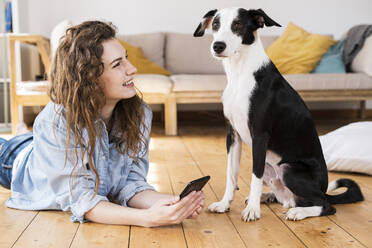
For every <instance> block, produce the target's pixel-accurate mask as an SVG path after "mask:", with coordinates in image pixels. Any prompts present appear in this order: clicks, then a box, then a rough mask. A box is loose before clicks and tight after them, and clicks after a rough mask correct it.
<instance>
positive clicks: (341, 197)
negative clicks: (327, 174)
mask: <svg viewBox="0 0 372 248" xmlns="http://www.w3.org/2000/svg"><path fill="white" fill-rule="evenodd" d="M341 187H346V188H347V190H346V191H345V192H344V193H341V194H338V195H327V194H326V197H327V201H328V202H329V203H330V204H344V203H354V202H359V201H363V200H364V197H363V195H362V191H361V190H360V188H359V186H358V184H357V183H356V182H354V181H353V180H350V179H344V178H343V179H337V180H335V181H332V182H330V183H329V184H328V189H327V192H330V191H333V190H335V189H338V188H341Z"/></svg>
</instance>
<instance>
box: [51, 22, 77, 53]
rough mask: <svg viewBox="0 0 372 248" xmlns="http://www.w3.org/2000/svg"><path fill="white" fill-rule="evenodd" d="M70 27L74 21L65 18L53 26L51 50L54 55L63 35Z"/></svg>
mask: <svg viewBox="0 0 372 248" xmlns="http://www.w3.org/2000/svg"><path fill="white" fill-rule="evenodd" d="M70 27H72V22H71V21H70V20H64V21H61V22H60V23H58V24H57V25H56V26H55V27H54V28H53V30H52V33H51V35H50V50H51V53H52V56H54V54H55V52H56V50H57V48H58V45H59V42H60V40H61V38H62V36H64V35H65V34H66V30H67V29H68V28H70Z"/></svg>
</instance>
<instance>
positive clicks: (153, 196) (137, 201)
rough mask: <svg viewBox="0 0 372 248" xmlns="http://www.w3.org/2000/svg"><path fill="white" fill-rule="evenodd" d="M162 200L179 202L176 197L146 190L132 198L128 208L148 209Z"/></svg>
mask: <svg viewBox="0 0 372 248" xmlns="http://www.w3.org/2000/svg"><path fill="white" fill-rule="evenodd" d="M161 199H165V200H168V199H170V200H174V201H177V200H178V199H176V197H175V196H172V195H167V194H162V193H159V192H157V191H153V190H144V191H141V192H139V193H137V194H135V195H134V196H133V197H132V198H130V200H129V201H128V206H130V207H132V208H141V209H146V208H150V207H151V206H152V205H154V204H155V202H157V201H158V200H161Z"/></svg>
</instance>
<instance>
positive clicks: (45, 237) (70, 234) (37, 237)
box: [13, 211, 79, 248]
mask: <svg viewBox="0 0 372 248" xmlns="http://www.w3.org/2000/svg"><path fill="white" fill-rule="evenodd" d="M70 215H71V214H70V213H68V212H61V211H40V212H39V214H38V215H37V216H36V217H35V219H34V220H33V221H32V223H31V224H30V225H29V226H28V227H27V229H26V230H25V231H24V232H23V234H22V236H21V237H20V238H19V239H18V240H17V242H16V243H15V244H14V246H13V247H14V248H24V247H27V248H32V247H35V248H39V247H61V248H62V247H69V246H70V244H71V242H72V240H73V238H74V235H75V233H76V229H77V228H78V226H79V224H78V223H72V222H71V220H70Z"/></svg>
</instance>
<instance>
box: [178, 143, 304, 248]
mask: <svg viewBox="0 0 372 248" xmlns="http://www.w3.org/2000/svg"><path fill="white" fill-rule="evenodd" d="M201 139H202V138H195V137H192V138H190V137H187V136H186V137H185V136H183V137H182V140H183V141H184V142H185V144H186V146H187V147H188V149H189V150H190V152H191V154H192V156H193V158H194V159H195V160H196V161H197V163H198V165H199V167H200V169H201V171H202V172H203V174H205V175H210V176H211V182H210V184H211V185H212V188H213V191H214V192H215V194H216V195H217V198H218V199H219V200H220V199H222V196H223V194H224V191H225V180H226V179H225V178H226V159H227V158H226V157H227V156H226V152H223V153H221V151H220V149H219V147H218V145H217V144H216V142H217V143H218V142H219V141H218V140H217V139H215V138H213V137H209V138H208V141H210V142H206V140H203V141H202V140H201ZM211 147H213V149H210V148H211ZM239 188H240V189H239V191H236V193H235V198H234V201H233V202H232V205H231V211H230V212H229V213H228V214H227V215H228V216H229V218H230V219H231V220H232V222H233V223H234V226H235V227H236V228H237V229H238V230H239V233H240V235H241V237H242V238H243V240H244V241H245V243H246V244H249V245H250V246H252V247H263V246H265V247H267V246H270V247H271V246H283V245H284V244H285V246H286V247H303V246H304V245H303V244H302V242H301V241H300V240H299V239H298V238H297V237H296V236H295V235H294V234H293V233H292V232H291V230H290V229H288V228H287V226H286V225H284V224H283V223H282V222H281V220H280V219H278V217H277V216H276V215H275V214H274V213H273V212H272V211H271V210H270V209H269V208H268V207H267V206H266V205H262V206H261V216H262V219H261V220H259V221H255V222H251V223H246V222H244V221H242V219H241V211H242V210H243V209H244V208H245V203H244V201H245V197H246V196H247V195H248V192H249V186H248V185H247V184H245V183H244V182H240V183H239ZM212 215H213V214H212ZM214 215H216V214H214Z"/></svg>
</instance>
